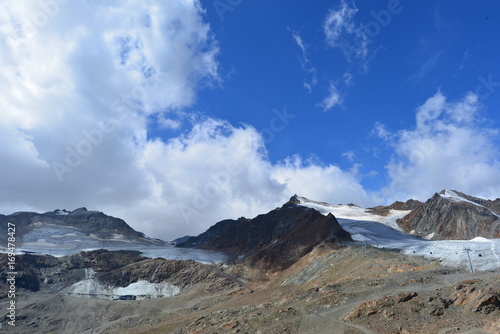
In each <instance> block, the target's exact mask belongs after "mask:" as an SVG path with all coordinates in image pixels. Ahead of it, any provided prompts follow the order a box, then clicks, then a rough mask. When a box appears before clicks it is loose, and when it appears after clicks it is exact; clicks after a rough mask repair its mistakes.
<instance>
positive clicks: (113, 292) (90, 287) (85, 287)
mask: <svg viewBox="0 0 500 334" xmlns="http://www.w3.org/2000/svg"><path fill="white" fill-rule="evenodd" d="M63 292H64V293H66V294H68V295H70V296H75V297H85V298H97V299H113V300H116V299H120V297H122V298H123V297H125V296H134V297H135V299H153V298H162V297H173V296H176V295H178V294H179V293H180V292H181V289H180V288H179V287H177V286H175V285H172V284H169V283H166V282H162V283H149V282H146V281H138V282H135V283H132V284H130V285H128V286H126V287H109V286H106V285H104V284H102V283H101V282H100V281H99V280H97V279H95V278H91V279H86V280H83V281H80V282H77V283H75V284H73V285H71V286H69V287H68V288H66V289H65V290H64V291H63Z"/></svg>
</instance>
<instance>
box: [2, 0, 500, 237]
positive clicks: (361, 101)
mask: <svg viewBox="0 0 500 334" xmlns="http://www.w3.org/2000/svg"><path fill="white" fill-rule="evenodd" d="M499 9H500V5H499V4H497V2H495V1H493V0H489V1H481V2H479V3H474V4H471V3H470V2H465V1H453V2H451V1H409V0H401V1H393V0H390V1H370V2H361V1H352V0H344V1H337V0H335V1H315V2H311V1H298V0H297V1H284V0H273V1H264V0H252V1H250V0H199V1H195V0H171V1H156V0H147V1H138V0H137V1H128V2H123V1H118V0H110V1H107V2H106V3H105V5H104V3H103V2H102V1H97V0H89V1H85V2H69V1H67V0H46V1H41V2H38V1H35V0H33V1H26V2H22V3H21V2H16V1H14V0H12V1H4V2H2V4H0V13H1V14H0V50H1V52H0V64H1V65H2V68H3V71H2V74H1V75H0V87H1V88H2V94H1V95H0V106H2V114H3V115H2V116H3V117H2V118H1V119H0V140H1V143H2V144H1V145H0V157H1V161H0V162H1V164H0V168H1V170H0V171H1V173H0V212H2V213H7V214H8V213H12V212H14V211H18V210H34V211H48V210H54V209H56V208H60V209H63V208H65V209H69V210H71V209H75V208H77V207H81V206H86V207H87V208H89V209H94V210H100V211H104V212H106V213H108V214H112V215H114V216H118V217H121V218H124V219H125V220H126V221H127V222H128V223H129V224H130V225H132V226H133V227H134V228H136V229H138V230H141V231H143V232H146V233H147V234H149V235H153V236H157V237H161V238H164V239H172V238H175V237H178V236H180V235H184V234H197V233H200V232H202V231H204V230H205V229H206V228H208V227H209V226H210V225H212V224H214V223H215V222H217V221H219V220H221V219H225V218H237V217H239V216H247V217H253V216H255V215H257V214H259V213H263V212H266V211H268V210H271V209H273V208H275V207H276V206H279V205H281V204H282V203H283V202H284V201H286V200H287V199H288V198H289V197H290V196H292V195H293V194H294V193H297V194H299V195H302V196H306V197H310V198H312V199H315V200H321V201H327V202H331V203H349V202H352V203H357V204H359V205H362V206H374V205H378V204H389V203H391V202H393V201H395V200H406V199H408V198H416V199H419V200H425V199H427V198H429V197H430V196H432V194H433V193H434V192H437V191H440V190H441V189H444V188H452V189H457V190H460V191H463V192H466V193H469V194H471V195H476V196H483V197H487V198H497V197H500V195H499V194H500V152H499V131H500V118H499V116H498V115H499V113H498V106H499V105H500V71H499V66H498V54H499V52H498V51H499V46H500V44H499V36H498V31H500V14H499V13H500V11H499Z"/></svg>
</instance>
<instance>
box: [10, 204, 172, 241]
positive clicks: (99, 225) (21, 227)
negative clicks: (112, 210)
mask: <svg viewBox="0 0 500 334" xmlns="http://www.w3.org/2000/svg"><path fill="white" fill-rule="evenodd" d="M8 223H11V225H10V226H13V225H15V228H16V234H15V236H16V239H17V241H18V244H17V245H18V247H20V246H21V244H20V243H19V241H24V243H32V244H40V245H41V244H42V243H43V244H44V245H47V246H50V245H56V246H61V245H62V244H63V243H64V244H68V245H70V244H74V243H75V242H77V243H78V242H80V243H82V242H83V243H92V242H99V243H101V245H100V246H102V245H103V244H105V243H110V242H111V243H118V242H135V243H142V244H158V245H160V244H164V242H163V241H161V240H156V239H151V238H147V237H146V236H145V235H144V234H143V233H141V232H138V231H136V230H134V229H133V228H132V227H130V226H129V225H128V224H127V223H126V222H125V221H123V220H122V219H119V218H115V217H112V216H108V215H106V214H104V213H102V212H99V211H88V210H87V209H86V208H79V209H76V210H74V211H71V212H70V211H66V210H55V211H52V212H45V213H36V212H16V213H13V214H11V215H0V226H4V227H5V228H4V230H5V231H7V225H8ZM6 239H7V233H4V234H2V235H0V243H1V244H2V245H6V244H7V243H6V242H7V240H6Z"/></svg>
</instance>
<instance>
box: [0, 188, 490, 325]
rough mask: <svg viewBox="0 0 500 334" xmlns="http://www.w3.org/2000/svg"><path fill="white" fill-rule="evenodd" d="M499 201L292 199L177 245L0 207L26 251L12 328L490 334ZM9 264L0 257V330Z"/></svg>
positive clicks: (90, 219)
mask: <svg viewBox="0 0 500 334" xmlns="http://www.w3.org/2000/svg"><path fill="white" fill-rule="evenodd" d="M499 204H500V199H497V200H494V201H492V200H484V199H480V198H476V197H473V196H469V195H466V194H463V193H461V192H458V191H453V190H443V191H441V192H439V193H436V194H434V195H433V196H432V197H431V198H430V199H428V200H427V201H425V202H419V201H416V200H408V201H406V202H395V203H393V204H391V205H389V206H377V207H373V208H362V207H359V206H357V205H355V204H347V205H344V204H330V203H326V202H319V201H315V200H311V199H308V198H306V197H301V196H298V195H294V196H292V197H291V198H290V200H289V201H288V202H286V203H285V204H283V205H282V206H281V207H278V208H276V209H274V210H271V211H270V212H268V213H263V214H260V215H258V216H256V217H254V218H245V217H240V218H238V219H227V220H223V221H221V222H218V223H216V224H215V225H213V226H211V227H210V228H209V229H208V230H207V231H205V232H203V233H201V234H200V235H198V236H191V237H182V238H179V239H176V240H175V241H174V243H175V247H174V243H171V242H165V241H161V240H158V239H152V238H149V237H147V236H145V235H144V234H143V233H141V232H137V231H135V230H134V229H132V228H131V227H130V226H129V225H128V224H126V223H125V222H124V221H123V220H121V219H119V218H115V217H111V216H108V215H106V214H104V213H102V212H98V211H88V210H87V209H85V208H81V209H77V210H74V211H66V210H55V211H51V212H46V213H34V212H18V213H14V214H11V215H0V225H4V226H5V227H7V224H8V223H9V222H10V223H11V224H15V225H16V237H17V238H19V243H18V249H23V250H30V251H35V253H32V252H26V254H22V255H21V254H18V255H16V258H15V270H16V273H15V289H16V291H15V292H16V297H15V302H16V317H17V318H16V319H17V323H16V327H15V328H14V329H13V330H12V331H10V332H12V333H28V332H29V333H52V332H54V333H82V334H86V333H88V334H90V333H94V334H95V333H130V334H138V333H173V334H194V333H259V332H260V333H295V334H313V333H314V334H316V333H342V334H344V333H353V334H354V333H381V334H382V333H383V334H385V333H438V332H439V333H451V332H453V333H463V334H466V333H467V334H471V333H498V330H500V322H498V321H497V320H498V319H499V318H500V285H499V284H500V283H499V282H500V276H499V270H500V239H495V238H498V237H499V234H498V233H499V228H500V227H499V224H500V220H499V211H498V210H499ZM5 241H6V240H5V237H3V239H2V243H3V244H5ZM56 248H57V249H61V248H62V249H64V250H65V251H64V252H62V253H59V254H57V255H58V256H57V257H56V256H52V255H47V251H49V253H50V251H51V250H54V249H56ZM99 248H106V249H99ZM89 249H91V250H89ZM41 253H45V254H41ZM181 255H182V256H181ZM192 259H195V260H197V261H193V260H192ZM207 259H208V261H207ZM200 262H205V263H200ZM10 263H12V260H11V259H9V257H8V256H7V254H6V253H3V254H0V264H1V265H0V291H3V292H0V310H3V311H0V321H1V322H3V324H4V325H5V323H7V321H9V319H10V320H11V318H9V316H11V314H10V313H9V312H10V311H9V310H8V309H7V307H8V306H9V305H10V303H11V300H13V299H12V297H9V291H12V285H9V284H11V283H9V282H10V281H8V279H10V278H11V277H12V273H11V272H9V270H8V269H7V268H8V267H9V265H10ZM450 324H453V326H454V327H450ZM480 329H482V330H485V331H481V330H480ZM469 330H473V331H472V332H469Z"/></svg>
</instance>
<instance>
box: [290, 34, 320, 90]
mask: <svg viewBox="0 0 500 334" xmlns="http://www.w3.org/2000/svg"><path fill="white" fill-rule="evenodd" d="M292 37H293V39H294V41H295V43H296V44H297V46H298V47H299V48H300V51H301V55H300V57H299V61H300V66H301V69H302V71H303V72H304V74H305V75H306V78H305V81H304V87H305V88H306V89H307V90H308V91H309V93H310V92H311V91H312V89H313V88H314V87H315V86H316V85H317V84H318V76H317V70H316V68H315V67H314V66H313V65H312V63H311V61H310V60H309V57H308V55H307V49H308V46H307V44H305V42H304V40H303V39H302V37H301V36H300V35H299V34H298V33H296V32H292Z"/></svg>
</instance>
